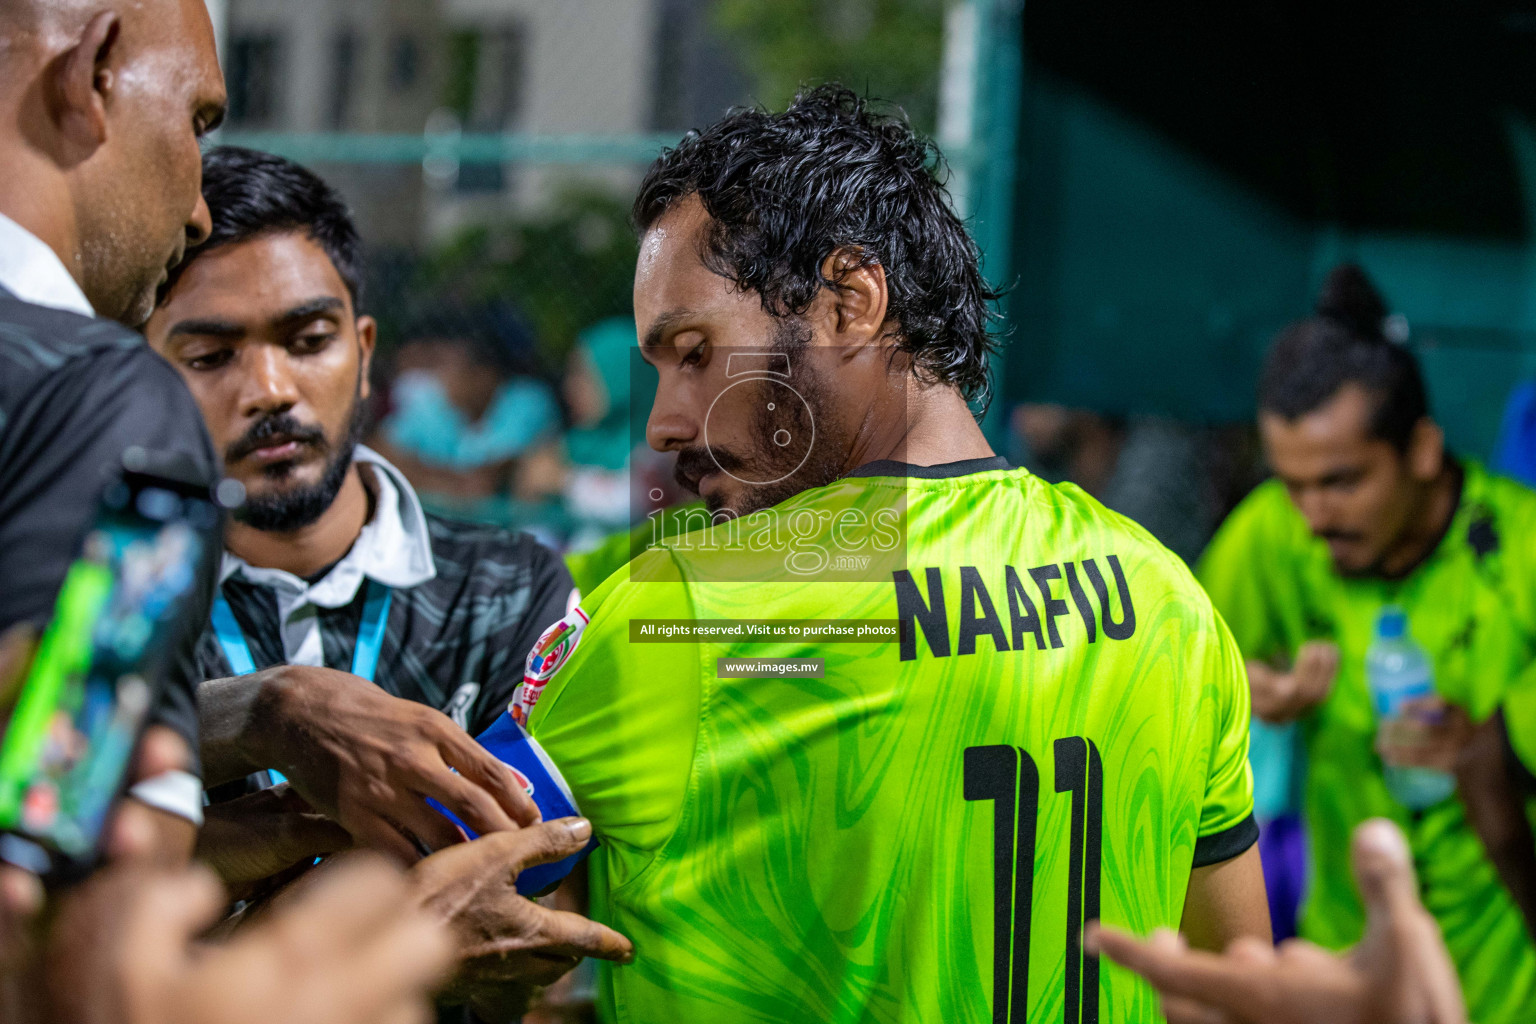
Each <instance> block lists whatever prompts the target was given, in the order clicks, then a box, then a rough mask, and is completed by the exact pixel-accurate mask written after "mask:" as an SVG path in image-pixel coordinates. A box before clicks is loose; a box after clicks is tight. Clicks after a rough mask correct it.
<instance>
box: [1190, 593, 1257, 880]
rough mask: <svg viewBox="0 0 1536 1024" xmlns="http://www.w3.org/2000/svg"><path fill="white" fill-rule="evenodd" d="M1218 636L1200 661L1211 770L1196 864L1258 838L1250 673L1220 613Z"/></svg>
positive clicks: (1214, 627) (1215, 622) (1214, 630)
mask: <svg viewBox="0 0 1536 1024" xmlns="http://www.w3.org/2000/svg"><path fill="white" fill-rule="evenodd" d="M1211 619H1212V622H1211V628H1210V629H1209V630H1206V631H1205V632H1206V633H1207V634H1208V635H1209V634H1214V639H1213V640H1211V641H1208V642H1206V644H1205V647H1206V650H1205V654H1204V657H1203V658H1202V660H1201V663H1200V664H1201V671H1202V672H1203V673H1204V676H1205V678H1204V685H1203V686H1202V698H1203V699H1202V700H1201V707H1202V708H1203V709H1204V710H1205V711H1206V712H1207V713H1208V714H1209V715H1210V716H1211V721H1210V723H1209V728H1210V729H1211V730H1212V741H1211V745H1210V751H1211V756H1210V761H1209V768H1208V769H1207V772H1206V785H1205V802H1204V803H1203V804H1202V806H1201V809H1200V828H1199V832H1198V836H1197V838H1196V840H1195V857H1194V866H1195V867H1197V868H1198V867H1205V866H1206V865H1209V864H1218V863H1220V862H1222V861H1224V860H1230V859H1232V858H1233V857H1236V856H1237V855H1238V854H1240V853H1242V852H1243V851H1244V850H1246V849H1248V847H1250V846H1252V845H1253V844H1254V843H1255V842H1257V841H1258V838H1259V827H1258V825H1257V824H1256V823H1255V822H1254V818H1253V771H1252V769H1250V768H1249V765H1248V722H1249V709H1248V673H1247V670H1246V669H1245V668H1244V667H1243V657H1242V654H1241V653H1240V652H1239V651H1238V649H1237V644H1236V643H1235V642H1234V641H1233V639H1232V635H1231V633H1230V632H1228V630H1227V628H1226V626H1225V625H1223V623H1222V622H1221V620H1220V618H1218V617H1217V616H1214V615H1213V616H1212V617H1211Z"/></svg>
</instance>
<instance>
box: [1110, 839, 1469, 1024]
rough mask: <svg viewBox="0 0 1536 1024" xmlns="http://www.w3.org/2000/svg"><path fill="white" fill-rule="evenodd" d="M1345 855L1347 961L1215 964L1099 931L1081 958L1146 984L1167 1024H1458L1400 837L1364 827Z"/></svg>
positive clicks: (1315, 956) (1238, 958)
mask: <svg viewBox="0 0 1536 1024" xmlns="http://www.w3.org/2000/svg"><path fill="white" fill-rule="evenodd" d="M1353 855H1354V862H1355V877H1356V879H1357V881H1358V883H1359V887H1360V895H1361V897H1362V899H1363V900H1364V902H1365V906H1366V913H1367V925H1366V933H1365V938H1364V939H1363V940H1362V941H1361V943H1360V945H1358V946H1356V947H1355V949H1354V950H1353V951H1352V952H1351V953H1349V954H1347V955H1344V956H1337V955H1335V954H1332V953H1329V952H1328V951H1326V950H1323V949H1321V948H1319V947H1317V946H1314V945H1312V944H1311V943H1309V942H1302V941H1297V940H1292V941H1289V942H1285V943H1282V944H1281V945H1280V946H1279V947H1278V948H1276V947H1273V946H1271V945H1270V944H1269V943H1266V942H1261V941H1257V940H1253V939H1242V940H1239V941H1237V942H1234V943H1233V944H1232V945H1231V946H1229V947H1228V948H1227V951H1226V952H1225V953H1222V954H1219V955H1218V954H1215V953H1206V952H1202V951H1200V950H1192V949H1190V948H1189V947H1188V946H1187V945H1186V944H1185V943H1184V941H1183V939H1182V938H1180V937H1179V936H1178V935H1176V934H1175V933H1173V932H1171V931H1166V930H1163V931H1159V932H1156V933H1154V934H1153V935H1152V937H1151V938H1150V939H1148V940H1142V939H1138V938H1135V937H1134V936H1131V935H1128V934H1126V933H1125V932H1122V931H1119V930H1118V929H1114V928H1108V927H1100V926H1098V925H1092V926H1090V927H1089V929H1088V930H1087V931H1086V932H1085V935H1084V948H1085V949H1087V950H1089V951H1090V952H1098V953H1102V955H1104V956H1107V957H1109V958H1110V959H1111V960H1114V961H1115V962H1116V963H1118V964H1120V965H1121V966H1124V967H1127V968H1129V969H1131V970H1133V971H1135V972H1136V973H1137V974H1140V975H1141V976H1142V977H1144V978H1146V979H1147V980H1148V981H1149V982H1151V983H1152V985H1153V987H1154V988H1156V989H1157V991H1158V994H1159V995H1160V996H1161V997H1162V1001H1163V1012H1164V1014H1165V1015H1166V1016H1167V1017H1168V1020H1169V1024H1320V1022H1324V1021H1326V1022H1328V1024H1465V1022H1466V1019H1467V1018H1466V1008H1465V1007H1464V1005H1463V1004H1462V999H1461V989H1460V986H1459V985H1458V983H1457V980H1456V972H1455V969H1454V968H1453V967H1452V966H1451V962H1450V956H1449V954H1448V953H1447V952H1446V949H1445V943H1444V941H1443V940H1442V939H1441V937H1440V930H1439V927H1438V926H1437V925H1436V924H1435V921H1434V918H1432V917H1430V915H1429V913H1428V911H1426V910H1425V909H1424V906H1423V904H1421V903H1420V902H1419V897H1418V889H1417V883H1416V881H1415V878H1414V872H1413V864H1412V861H1411V859H1410V856H1409V852H1408V846H1407V843H1406V841H1405V840H1404V839H1403V835H1402V833H1401V832H1399V831H1398V829H1397V827H1396V826H1395V825H1393V824H1392V823H1390V822H1388V821H1383V820H1376V821H1368V822H1366V823H1365V824H1364V825H1361V826H1360V828H1359V829H1357V830H1356V832H1355V839H1354V848H1353Z"/></svg>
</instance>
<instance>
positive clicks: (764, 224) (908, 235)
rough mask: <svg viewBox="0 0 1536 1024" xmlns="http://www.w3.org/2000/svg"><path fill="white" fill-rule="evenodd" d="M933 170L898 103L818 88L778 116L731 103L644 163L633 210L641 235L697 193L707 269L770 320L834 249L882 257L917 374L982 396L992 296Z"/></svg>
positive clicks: (799, 309)
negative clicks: (888, 106)
mask: <svg viewBox="0 0 1536 1024" xmlns="http://www.w3.org/2000/svg"><path fill="white" fill-rule="evenodd" d="M943 166H944V165H943V158H942V156H941V155H940V154H939V151H938V149H937V147H936V146H934V144H933V143H932V142H931V141H929V140H928V139H925V138H923V137H921V136H919V135H918V134H917V133H916V132H915V131H913V129H912V126H911V125H909V124H908V123H907V120H906V118H905V117H904V116H903V115H901V114H900V113H899V112H897V113H892V114H887V113H880V112H877V111H875V110H874V109H872V108H871V105H870V103H869V102H868V101H866V100H864V99H862V98H861V97H859V96H858V95H857V94H856V93H854V92H852V91H851V90H849V89H845V88H843V87H842V86H839V85H836V84H828V85H823V86H819V87H817V88H815V89H811V90H808V91H805V92H802V93H800V94H799V95H798V96H796V97H795V100H794V102H793V103H791V104H790V105H789V108H788V109H786V110H785V111H784V112H783V113H778V114H773V113H769V112H768V111H766V110H763V109H761V108H756V109H737V110H733V111H732V112H731V113H729V114H727V115H726V116H725V117H724V118H722V119H721V120H719V121H717V122H715V123H714V124H712V125H710V126H709V127H708V128H705V129H704V130H703V131H695V132H689V133H688V134H687V135H686V136H684V137H683V140H682V141H681V142H679V143H678V144H677V146H676V147H675V148H672V149H668V150H664V151H663V152H662V154H661V156H660V157H658V158H657V160H656V162H655V163H654V164H652V165H651V167H650V170H649V171H648V172H647V173H646V175H645V180H644V182H642V184H641V186H640V194H639V196H637V197H636V199H635V205H634V211H633V217H634V222H635V226H636V228H637V229H638V230H639V231H640V232H642V233H644V232H645V231H646V230H647V229H648V228H650V227H651V226H652V225H653V224H655V223H656V221H657V220H659V219H660V218H661V217H662V216H663V215H664V214H665V213H666V212H667V211H668V210H669V209H671V208H672V206H673V205H674V204H675V203H677V202H678V201H679V200H682V199H685V198H687V197H688V196H693V195H696V196H698V197H699V199H700V201H701V202H702V203H703V204H704V209H705V210H706V211H707V212H708V214H709V216H710V217H711V219H712V220H713V223H712V224H711V225H710V227H709V231H708V234H707V237H706V239H705V242H704V252H703V253H702V257H703V260H704V264H705V266H707V267H709V269H710V270H712V271H714V272H715V273H717V274H719V275H720V276H722V277H725V278H728V279H729V280H731V281H733V282H735V284H736V286H737V287H739V288H741V289H743V290H744V291H754V292H757V293H758V295H759V296H761V298H762V304H763V309H764V310H765V311H766V312H768V313H769V314H771V315H773V316H776V317H780V318H785V317H798V316H802V315H804V313H805V312H806V310H807V309H809V308H810V305H811V302H812V301H813V300H814V299H815V298H816V295H817V293H818V292H819V291H820V290H821V289H822V288H826V287H830V286H832V285H833V284H834V282H833V281H829V280H828V279H827V278H826V277H824V276H823V275H822V273H821V268H822V265H823V263H824V262H825V261H826V258H827V257H828V256H830V255H832V254H833V253H835V252H839V251H843V252H846V253H849V254H851V255H855V256H856V257H857V258H858V259H859V260H860V261H861V265H863V266H871V265H878V266H879V267H881V268H882V269H883V270H884V271H885V280H886V289H887V291H888V293H889V299H888V302H889V311H888V313H887V316H888V317H889V319H890V321H891V323H892V325H893V326H894V328H895V330H896V333H897V336H898V337H899V343H900V347H901V348H902V349H904V350H906V351H907V352H910V353H911V354H912V357H913V362H914V364H915V368H916V372H917V374H918V375H919V376H920V377H922V378H923V379H925V380H930V381H937V382H941V383H944V384H949V385H951V386H953V387H955V388H957V389H959V391H960V393H961V394H962V395H964V396H965V398H966V399H967V400H968V401H978V402H981V403H985V401H986V400H987V399H988V398H989V397H990V393H991V385H990V381H989V378H988V372H987V362H988V355H989V354H990V352H991V351H992V348H993V340H992V338H991V336H990V335H989V333H988V327H989V325H990V322H991V320H992V317H993V313H992V311H991V309H990V307H989V304H990V303H992V302H994V301H995V300H996V299H997V297H998V295H997V293H996V292H995V291H993V290H992V289H991V288H990V287H989V286H988V285H987V282H986V280H985V279H984V278H983V277H982V276H981V270H980V267H979V265H978V262H979V253H978V251H977V249H976V244H975V243H974V242H973V241H972V240H971V237H970V235H968V234H967V233H966V230H965V226H964V225H963V224H961V222H960V219H959V218H958V217H957V216H955V213H954V210H953V209H951V206H950V201H949V194H948V192H947V191H946V189H945V187H944V184H943V181H942V180H941V178H940V175H941V173H942V170H943Z"/></svg>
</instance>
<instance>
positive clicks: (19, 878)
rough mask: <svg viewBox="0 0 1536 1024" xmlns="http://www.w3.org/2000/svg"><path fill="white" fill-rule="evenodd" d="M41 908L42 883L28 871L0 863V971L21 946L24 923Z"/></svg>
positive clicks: (28, 921)
mask: <svg viewBox="0 0 1536 1024" xmlns="http://www.w3.org/2000/svg"><path fill="white" fill-rule="evenodd" d="M42 909H43V883H42V882H40V881H38V878H37V876H36V875H34V874H32V873H31V872H30V871H23V870H21V869H20V868H13V867H10V866H8V865H0V975H3V974H4V973H5V968H6V967H7V966H8V965H9V964H10V962H11V960H12V959H13V958H14V957H15V956H16V955H17V953H18V950H19V949H20V948H21V947H22V946H23V944H24V940H25V937H26V933H27V927H28V925H29V924H30V923H31V921H32V919H33V918H34V917H36V916H37V914H38V912H39V911H41V910H42Z"/></svg>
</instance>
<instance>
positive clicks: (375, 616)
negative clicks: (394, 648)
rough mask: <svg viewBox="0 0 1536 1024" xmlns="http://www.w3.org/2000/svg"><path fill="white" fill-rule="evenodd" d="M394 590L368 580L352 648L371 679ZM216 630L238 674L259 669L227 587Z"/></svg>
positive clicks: (358, 667) (278, 778)
mask: <svg viewBox="0 0 1536 1024" xmlns="http://www.w3.org/2000/svg"><path fill="white" fill-rule="evenodd" d="M391 593H392V592H391V591H390V589H389V588H388V587H386V586H385V585H384V584H382V583H380V582H378V581H377V580H369V581H368V596H367V598H366V599H365V600H364V601H363V623H362V625H361V626H360V627H359V628H358V631H357V647H356V649H355V650H353V652H352V674H353V675H355V676H362V677H363V678H364V679H366V680H368V681H369V682H370V683H371V682H373V674H374V672H375V671H376V670H377V669H378V667H379V652H380V651H382V650H383V649H384V627H385V626H386V625H387V624H388V623H389V601H390V595H391ZM212 618H213V633H214V635H215V636H216V637H218V639H219V646H220V647H222V648H224V658H225V660H227V661H228V662H229V667H230V669H231V670H232V671H233V672H234V673H235V675H237V676H243V675H247V674H249V673H251V672H255V671H256V661H255V659H254V658H252V657H251V645H250V644H248V643H247V642H246V640H245V634H244V633H243V632H241V631H240V623H238V622H236V621H235V613H234V612H233V611H232V610H231V609H230V607H229V602H228V601H227V600H225V598H224V593H223V591H219V592H218V594H217V596H215V597H214V599H213V615H212ZM271 776H272V782H273V784H274V785H276V784H277V783H279V782H282V781H283V776H282V775H281V774H280V773H278V772H277V771H275V770H273V771H272V772H271Z"/></svg>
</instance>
